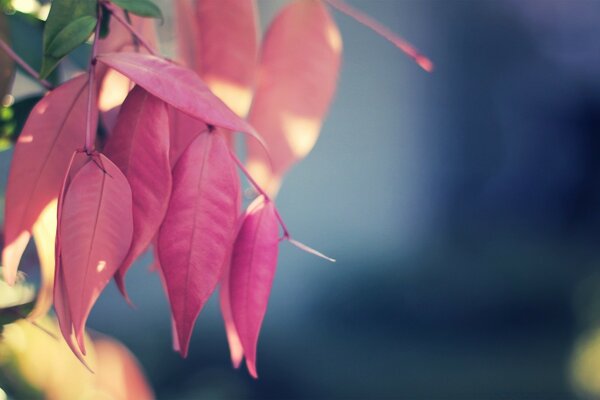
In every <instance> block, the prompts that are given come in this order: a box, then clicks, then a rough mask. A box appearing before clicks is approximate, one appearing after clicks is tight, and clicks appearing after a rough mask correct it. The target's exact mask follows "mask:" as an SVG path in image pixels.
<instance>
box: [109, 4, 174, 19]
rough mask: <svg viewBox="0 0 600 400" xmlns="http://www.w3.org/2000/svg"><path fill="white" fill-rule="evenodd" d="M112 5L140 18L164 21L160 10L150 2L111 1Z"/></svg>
mask: <svg viewBox="0 0 600 400" xmlns="http://www.w3.org/2000/svg"><path fill="white" fill-rule="evenodd" d="M111 3H114V4H116V5H118V6H119V7H121V8H122V9H123V10H127V11H129V12H130V13H132V14H136V15H139V16H140V17H151V18H158V19H160V20H161V21H162V19H163V15H162V11H160V8H158V6H157V5H156V4H154V3H153V2H151V1H149V0H111Z"/></svg>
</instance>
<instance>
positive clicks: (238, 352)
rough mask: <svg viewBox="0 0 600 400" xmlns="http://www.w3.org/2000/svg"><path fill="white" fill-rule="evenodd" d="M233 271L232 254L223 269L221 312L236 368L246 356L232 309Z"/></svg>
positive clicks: (220, 292)
mask: <svg viewBox="0 0 600 400" xmlns="http://www.w3.org/2000/svg"><path fill="white" fill-rule="evenodd" d="M230 273H231V254H229V256H228V257H227V261H226V263H225V268H224V269H223V277H222V278H221V286H220V288H219V301H220V304H221V314H222V315H223V322H224V323H225V333H226V334H227V343H228V344H229V353H230V356H231V363H232V364H233V367H234V368H239V366H240V364H241V363H242V358H243V357H244V349H243V347H242V342H241V341H240V336H239V334H238V332H237V329H236V327H235V322H234V321H233V314H232V311H231V295H230V292H229V280H230V279H229V278H230Z"/></svg>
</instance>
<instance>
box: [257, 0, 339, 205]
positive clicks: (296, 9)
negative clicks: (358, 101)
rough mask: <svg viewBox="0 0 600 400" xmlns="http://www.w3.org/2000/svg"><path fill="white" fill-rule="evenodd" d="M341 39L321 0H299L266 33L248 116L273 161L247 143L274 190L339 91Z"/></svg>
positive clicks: (262, 179) (260, 176)
mask: <svg viewBox="0 0 600 400" xmlns="http://www.w3.org/2000/svg"><path fill="white" fill-rule="evenodd" d="M341 53H342V40H341V36H340V33H339V31H338V29H337V26H336V25H335V22H334V21H333V20H332V19H331V16H330V15H329V13H328V11H327V9H326V8H325V6H324V5H323V4H322V3H321V2H320V1H304V0H295V1H294V2H292V3H291V4H289V5H288V6H286V7H285V8H284V9H283V10H282V11H281V12H280V13H279V14H278V15H277V16H276V18H275V20H274V21H273V22H272V24H271V26H270V27H269V30H268V32H267V34H266V36H265V39H264V42H263V47H262V52H261V60H260V70H259V76H258V84H257V88H256V94H255V98H254V103H253V104H252V110H251V111H250V116H249V121H250V123H251V124H252V125H253V126H254V127H255V128H256V129H257V131H258V132H260V133H261V135H263V137H264V139H265V141H266V143H267V146H268V148H269V150H270V151H271V158H272V161H273V168H274V170H273V171H271V169H270V167H269V160H268V157H267V154H266V153H265V151H264V150H263V149H261V148H260V147H259V146H256V144H255V143H253V142H249V143H248V169H249V170H250V173H251V174H252V176H253V177H254V178H255V179H256V180H257V181H258V183H259V184H261V186H262V187H263V188H266V189H268V192H269V193H270V194H271V195H274V194H276V193H277V191H278V189H279V185H280V180H281V177H282V175H283V174H284V173H285V172H286V171H287V169H288V168H289V167H290V166H291V165H293V164H294V163H295V162H297V161H298V160H300V159H302V158H304V157H305V156H306V155H307V154H308V153H309V152H310V151H311V150H312V148H313V146H314V144H315V143H316V141H317V138H318V136H319V132H320V130H321V125H322V123H323V118H324V117H325V114H326V113H327V110H328V109H329V105H330V103H331V100H332V98H333V94H334V92H335V88H336V83H337V77H338V73H339V68H340V57H341Z"/></svg>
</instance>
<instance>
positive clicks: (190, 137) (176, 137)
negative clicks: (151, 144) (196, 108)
mask: <svg viewBox="0 0 600 400" xmlns="http://www.w3.org/2000/svg"><path fill="white" fill-rule="evenodd" d="M169 130H170V133H171V147H170V152H169V158H170V160H171V167H174V166H175V164H177V161H178V160H179V157H181V155H182V154H183V152H184V151H185V150H186V149H187V148H188V147H189V145H190V144H191V143H192V142H193V141H194V139H196V138H197V137H198V135H199V134H201V133H203V132H207V131H208V126H206V124H205V123H204V122H202V121H200V120H198V119H196V118H192V117H190V116H189V115H187V114H185V113H183V112H181V111H179V110H178V109H176V108H174V107H171V106H169Z"/></svg>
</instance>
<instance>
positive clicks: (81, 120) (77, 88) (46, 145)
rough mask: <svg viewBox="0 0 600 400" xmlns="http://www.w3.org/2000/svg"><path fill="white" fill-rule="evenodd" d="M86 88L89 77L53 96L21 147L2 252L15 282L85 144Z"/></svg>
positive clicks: (37, 112)
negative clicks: (37, 227)
mask: <svg viewBox="0 0 600 400" xmlns="http://www.w3.org/2000/svg"><path fill="white" fill-rule="evenodd" d="M86 84H87V75H81V76H78V77H76V78H74V79H72V80H70V81H68V82H66V83H65V84H63V85H61V86H59V87H57V88H56V89H55V90H53V91H51V92H49V93H48V94H47V95H46V96H45V97H44V98H43V99H42V100H40V101H39V102H38V103H37V104H36V105H35V107H34V108H33V110H32V111H31V113H30V114H29V118H28V119H27V122H26V123H25V127H24V128H23V131H22V132H21V135H20V137H19V140H18V141H17V144H16V145H15V151H14V155H13V159H12V163H11V167H10V172H9V176H8V184H7V188H6V207H5V227H4V234H5V240H6V246H5V247H4V250H3V251H2V264H3V265H4V274H5V279H6V281H7V282H9V283H12V282H14V279H15V277H16V272H17V267H18V265H19V261H20V259H21V256H22V254H23V251H24V250H25V247H26V246H27V243H28V242H29V238H30V236H31V234H30V232H31V229H32V227H33V224H34V223H35V221H36V220H37V219H38V217H39V215H40V213H41V212H42V211H43V210H44V208H45V207H46V206H47V205H48V204H49V203H50V202H51V201H52V200H54V199H56V198H57V197H58V194H59V191H60V188H61V184H62V182H63V178H64V176H65V173H66V169H67V165H68V163H69V159H70V157H71V155H72V154H73V151H74V150H75V149H76V148H77V147H81V146H82V145H83V142H84V133H85V126H86V121H85V116H86V107H87V86H86ZM95 123H96V121H94V123H93V124H92V129H94V130H95V126H96V125H95Z"/></svg>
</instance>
